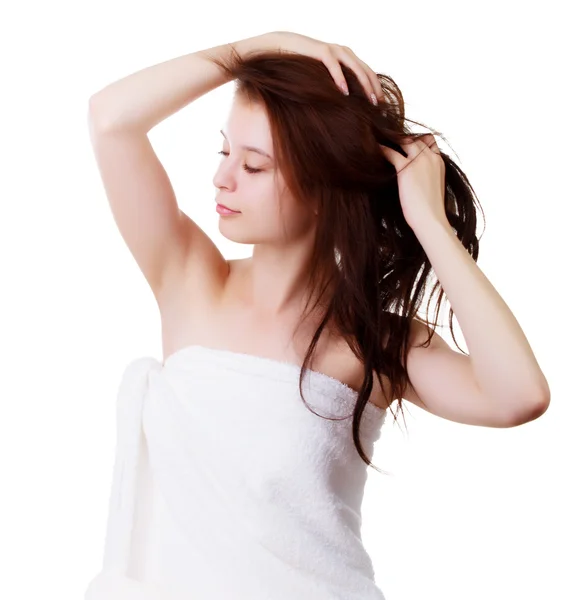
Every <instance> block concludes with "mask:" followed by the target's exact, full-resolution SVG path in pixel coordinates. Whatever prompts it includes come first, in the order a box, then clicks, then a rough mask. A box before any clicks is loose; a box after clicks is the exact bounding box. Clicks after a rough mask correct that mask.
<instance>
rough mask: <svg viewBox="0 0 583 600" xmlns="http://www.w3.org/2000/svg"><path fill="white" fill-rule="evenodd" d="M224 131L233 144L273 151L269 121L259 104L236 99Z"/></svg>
mask: <svg viewBox="0 0 583 600" xmlns="http://www.w3.org/2000/svg"><path fill="white" fill-rule="evenodd" d="M222 131H223V132H224V135H225V136H226V138H227V140H228V141H229V143H231V144H236V145H248V146H257V147H259V148H262V149H263V150H265V151H266V152H271V150H272V146H271V128H270V127H269V120H268V118H267V114H266V112H265V109H264V108H263V107H262V106H261V105H259V104H250V103H249V102H245V101H242V100H240V99H235V100H234V101H233V104H232V106H231V110H230V111H229V116H228V118H227V122H226V123H225V126H224V127H223V128H222Z"/></svg>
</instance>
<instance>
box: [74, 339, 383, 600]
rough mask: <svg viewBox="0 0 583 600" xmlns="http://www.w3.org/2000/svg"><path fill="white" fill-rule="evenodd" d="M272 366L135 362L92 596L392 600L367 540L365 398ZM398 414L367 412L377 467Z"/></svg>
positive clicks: (201, 355)
mask: <svg viewBox="0 0 583 600" xmlns="http://www.w3.org/2000/svg"><path fill="white" fill-rule="evenodd" d="M299 373H300V368H299V366H297V365H294V364H292V363H285V362H280V361H275V360H271V359H268V358H263V357H258V356H253V355H249V354H241V353H235V352H229V351H226V350H215V349H211V348H207V347H204V346H196V345H193V346H188V347H186V348H183V349H182V350H179V351H177V352H175V353H174V354H172V355H171V356H170V357H168V359H167V360H166V362H165V364H164V365H163V364H161V363H160V362H158V361H157V360H155V359H154V358H149V357H146V358H142V359H138V360H136V361H133V362H132V363H130V365H129V366H128V367H127V369H126V371H125V372H124V375H123V378H122V383H121V385H120V389H119V393H118V405H117V426H118V432H117V435H118V437H117V446H116V460H115V466H114V476H113V484H112V489H111V496H110V503H109V516H108V524H107V532H106V538H105V552H104V559H103V567H102V570H101V572H100V573H99V574H98V575H97V576H96V577H95V578H94V579H93V580H92V581H91V583H90V585H89V587H88V589H87V591H86V594H85V600H105V599H107V600H162V599H164V600H187V599H189V600H195V599H196V600H247V599H248V600H267V599H274V600H275V599H277V600H287V599H290V600H291V599H294V600H297V599H299V598H302V600H304V599H305V600H307V599H314V600H316V599H317V600H357V599H358V600H384V595H383V593H382V592H381V590H380V589H379V587H378V586H377V585H376V583H375V576H374V569H373V566H372V563H371V559H370V557H369V555H368V553H367V551H366V549H365V548H364V546H363V543H362V539H361V504H362V499H363V494H364V488H365V483H366V480H367V466H366V464H365V463H364V462H363V461H362V459H361V458H360V456H359V455H358V453H357V451H356V448H355V447H354V443H353V441H352V434H351V423H352V417H351V412H352V409H353V407H354V402H355V400H356V392H355V391H354V390H352V389H351V388H349V387H348V386H346V385H345V384H343V383H342V382H340V381H338V380H336V379H334V378H331V377H329V376H327V375H325V374H322V373H318V372H316V371H311V370H309V371H308V372H307V373H306V378H305V380H304V381H305V383H304V397H305V399H306V401H307V402H308V404H309V406H311V408H312V410H313V411H315V412H316V413H318V414H320V415H324V416H327V417H335V418H336V419H340V420H332V421H330V420H325V419H323V418H321V417H319V416H318V414H313V413H312V412H310V410H309V409H308V408H307V407H306V406H305V405H304V403H303V402H302V400H301V398H300V395H299V385H298V384H299ZM385 416H386V411H384V410H382V409H380V408H378V407H376V406H375V405H373V404H372V403H370V402H369V403H368V404H367V406H366V408H365V412H364V414H363V421H362V424H361V441H362V445H363V448H364V449H365V451H366V453H367V455H368V456H369V457H370V458H371V459H372V456H373V450H374V442H375V441H376V440H377V439H378V438H379V437H380V430H381V427H382V425H383V423H384V421H385Z"/></svg>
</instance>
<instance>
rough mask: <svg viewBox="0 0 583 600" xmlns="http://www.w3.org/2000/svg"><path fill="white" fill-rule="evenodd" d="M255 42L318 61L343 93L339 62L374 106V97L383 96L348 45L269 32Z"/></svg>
mask: <svg viewBox="0 0 583 600" xmlns="http://www.w3.org/2000/svg"><path fill="white" fill-rule="evenodd" d="M257 40H261V42H260V43H261V47H262V48H264V47H267V48H276V49H277V50H291V51H292V52H297V53H299V54H305V55H306V56H311V57H312V58H316V59H318V60H321V61H322V62H323V63H324V65H326V67H327V69H328V71H330V74H331V75H332V79H334V81H335V82H336V85H337V86H338V87H339V88H340V89H341V90H342V91H343V92H345V93H346V92H347V91H348V86H347V84H346V79H345V78H344V75H343V74H342V69H341V68H340V63H342V64H344V65H346V66H347V67H350V68H351V69H352V70H353V71H354V74H355V75H356V76H357V77H358V80H359V81H360V83H361V85H362V87H363V88H364V89H365V91H366V92H367V94H368V96H369V98H371V102H372V103H373V104H377V101H376V100H377V98H383V96H384V92H383V89H382V87H381V84H380V81H379V79H378V77H377V75H376V73H375V72H374V71H373V70H372V69H371V68H370V67H369V66H368V65H367V64H366V63H364V62H363V61H362V60H360V58H358V56H356V54H354V52H353V51H352V50H351V49H350V48H348V46H341V45H339V44H328V43H326V42H321V41H319V40H315V39H314V38H311V37H308V36H305V35H301V34H299V33H292V32H291V31H273V32H271V33H266V34H263V35H261V36H258V38H257ZM373 95H374V99H373Z"/></svg>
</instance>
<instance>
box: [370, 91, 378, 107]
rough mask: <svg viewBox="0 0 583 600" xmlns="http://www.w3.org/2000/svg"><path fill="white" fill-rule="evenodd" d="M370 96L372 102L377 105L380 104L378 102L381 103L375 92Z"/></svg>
mask: <svg viewBox="0 0 583 600" xmlns="http://www.w3.org/2000/svg"><path fill="white" fill-rule="evenodd" d="M370 97H371V100H372V103H373V104H374V105H375V106H378V104H379V101H378V100H377V97H376V96H375V95H374V94H371V95H370Z"/></svg>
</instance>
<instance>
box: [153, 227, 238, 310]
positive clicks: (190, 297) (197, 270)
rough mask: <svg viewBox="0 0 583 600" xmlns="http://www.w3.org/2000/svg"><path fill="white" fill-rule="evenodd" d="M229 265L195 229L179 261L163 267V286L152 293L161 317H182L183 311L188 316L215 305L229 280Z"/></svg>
mask: <svg viewBox="0 0 583 600" xmlns="http://www.w3.org/2000/svg"><path fill="white" fill-rule="evenodd" d="M232 262H233V261H230V260H228V259H226V258H225V257H224V256H223V255H222V253H221V252H220V250H219V249H218V248H217V246H216V245H215V244H214V242H213V241H212V240H211V239H210V237H208V236H207V234H206V233H205V232H203V231H202V230H201V229H199V228H197V229H196V235H193V236H191V240H190V242H189V244H188V246H187V249H186V251H185V253H184V256H183V258H182V260H177V261H174V262H169V264H168V265H167V267H166V270H165V273H164V278H163V285H161V286H160V289H159V290H157V292H156V294H155V295H156V302H157V303H158V307H159V309H160V312H161V314H162V316H164V315H165V314H166V315H167V314H170V313H175V314H176V315H182V316H183V315H184V314H185V313H184V312H183V310H182V309H183V308H188V309H189V310H188V314H192V313H191V310H192V309H195V310H196V309H203V308H205V307H208V306H212V305H213V304H214V303H216V301H217V300H218V299H219V298H220V297H221V296H222V293H223V290H224V289H225V286H226V284H227V281H228V279H229V275H230V272H231V263H232Z"/></svg>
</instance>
